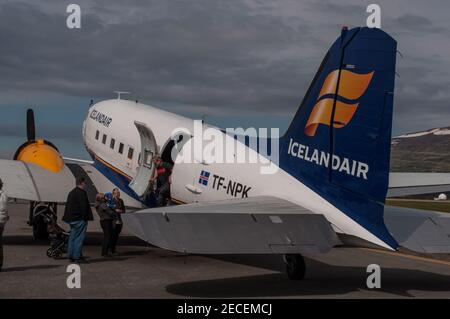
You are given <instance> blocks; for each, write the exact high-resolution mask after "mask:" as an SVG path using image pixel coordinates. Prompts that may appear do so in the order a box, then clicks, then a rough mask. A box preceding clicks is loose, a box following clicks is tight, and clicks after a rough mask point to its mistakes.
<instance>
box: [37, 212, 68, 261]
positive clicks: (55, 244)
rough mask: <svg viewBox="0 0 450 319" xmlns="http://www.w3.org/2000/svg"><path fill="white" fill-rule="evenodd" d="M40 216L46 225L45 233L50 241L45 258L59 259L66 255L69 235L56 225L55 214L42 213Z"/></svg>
mask: <svg viewBox="0 0 450 319" xmlns="http://www.w3.org/2000/svg"><path fill="white" fill-rule="evenodd" d="M42 216H43V218H44V221H45V223H46V224H47V232H48V234H49V239H50V248H49V249H47V256H48V257H49V258H54V259H60V258H62V255H63V254H65V253H67V242H68V241H69V233H68V232H66V231H65V230H64V229H63V228H62V227H61V226H59V225H58V223H57V222H56V215H55V214H53V213H43V214H42Z"/></svg>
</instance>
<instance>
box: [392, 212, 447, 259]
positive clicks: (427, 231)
mask: <svg viewBox="0 0 450 319" xmlns="http://www.w3.org/2000/svg"><path fill="white" fill-rule="evenodd" d="M384 221H385V223H386V226H387V228H388V229H389V231H390V232H391V233H392V235H393V236H394V238H395V240H397V242H398V243H399V244H400V246H401V247H404V248H407V249H409V250H413V251H416V252H420V253H447V254H448V253H450V214H446V213H437V212H431V211H423V210H417V209H410V208H402V207H393V206H385V209H384Z"/></svg>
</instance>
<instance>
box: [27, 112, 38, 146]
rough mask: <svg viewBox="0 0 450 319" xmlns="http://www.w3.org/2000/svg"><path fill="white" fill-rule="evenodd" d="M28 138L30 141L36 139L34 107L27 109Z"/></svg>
mask: <svg viewBox="0 0 450 319" xmlns="http://www.w3.org/2000/svg"><path fill="white" fill-rule="evenodd" d="M27 139H28V140H29V141H32V140H35V139H36V131H35V127H34V112H33V110H32V109H28V110H27Z"/></svg>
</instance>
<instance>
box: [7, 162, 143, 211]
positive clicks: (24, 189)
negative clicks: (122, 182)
mask: <svg viewBox="0 0 450 319" xmlns="http://www.w3.org/2000/svg"><path fill="white" fill-rule="evenodd" d="M78 176H83V177H85V179H86V181H87V184H88V187H87V193H88V197H89V201H90V202H94V201H95V195H96V194H97V193H98V192H102V193H106V192H111V191H112V190H113V188H114V187H116V186H115V185H114V184H113V183H112V182H111V181H109V180H108V179H107V178H106V177H105V176H104V175H102V174H101V173H100V172H99V171H98V170H97V169H96V168H95V167H94V166H93V165H91V164H86V163H81V164H76V163H65V165H64V167H63V169H62V170H61V171H60V172H59V173H53V172H50V171H48V170H46V169H43V168H41V167H40V166H37V165H35V164H32V163H26V162H23V161H16V160H3V159H0V178H1V179H2V181H3V184H4V186H3V188H4V191H5V193H6V195H7V196H8V197H10V198H17V199H25V200H30V201H40V202H56V203H65V201H66V199H67V194H68V193H69V192H70V191H71V190H72V189H73V188H74V186H75V178H76V177H78ZM122 198H123V200H124V202H125V205H126V206H128V207H135V208H142V205H141V203H139V202H138V201H137V200H135V199H134V198H132V197H130V196H128V195H127V194H122Z"/></svg>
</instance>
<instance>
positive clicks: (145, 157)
mask: <svg viewBox="0 0 450 319" xmlns="http://www.w3.org/2000/svg"><path fill="white" fill-rule="evenodd" d="M396 54H397V42H396V41H395V40H394V39H393V38H392V37H391V36H389V35H388V34H387V33H386V32H384V31H383V30H381V29H376V28H367V27H356V28H353V29H351V30H349V29H348V28H345V27H344V28H343V29H342V31H341V34H340V36H339V37H338V38H337V40H336V41H335V42H334V43H333V44H332V46H331V48H330V49H329V50H328V52H327V53H326V55H325V57H324V59H323V61H322V63H321V64H320V67H319V69H318V71H317V73H316V74H315V76H314V78H313V80H312V83H311V85H310V86H309V88H308V90H307V92H306V94H305V96H304V98H303V100H302V102H301V105H300V107H299V108H298V110H297V112H296V114H295V115H294V117H293V119H292V122H291V124H290V126H289V127H288V129H287V131H286V132H285V134H284V135H283V136H281V137H279V138H278V139H277V143H278V145H279V146H278V150H279V162H278V163H274V162H270V163H269V165H272V166H275V168H276V172H275V173H273V174H262V173H261V169H262V168H263V166H266V165H267V161H266V162H264V161H259V162H256V163H250V162H244V163H216V162H211V161H208V159H207V158H200V159H195V160H193V161H185V162H183V161H177V159H178V158H179V157H181V156H183V155H185V153H187V152H188V150H191V149H192V148H193V147H194V145H193V144H195V139H196V136H195V135H194V134H195V133H192V132H195V127H194V126H195V122H194V121H193V120H192V119H189V118H187V117H184V116H180V115H176V114H173V113H170V112H167V111H164V110H161V109H158V108H156V107H153V106H149V105H145V104H142V103H139V102H138V101H130V100H126V99H122V98H121V97H120V96H119V97H118V98H117V99H111V100H105V101H100V102H98V103H91V105H90V106H89V110H88V112H87V116H86V119H85V120H84V122H83V126H82V136H83V141H84V145H85V147H86V150H87V151H88V153H89V154H90V156H91V157H92V161H83V160H77V159H67V158H63V157H62V156H61V154H60V153H59V151H58V149H57V148H56V146H54V145H53V144H52V143H51V142H48V141H46V140H44V139H37V138H36V137H35V128H34V115H33V112H32V111H31V110H29V111H28V113H27V136H28V140H27V141H26V142H25V143H24V144H23V145H22V146H20V147H19V149H18V150H17V152H16V154H15V156H14V160H0V178H2V179H3V181H4V188H5V192H6V194H7V195H8V196H9V197H12V198H19V199H25V200H28V201H30V203H31V204H30V221H31V223H33V216H36V214H37V212H39V211H41V210H45V209H48V210H52V211H56V204H57V203H64V202H65V200H66V196H67V194H68V192H69V191H70V190H71V189H72V188H73V187H74V180H75V177H77V176H83V177H85V178H86V180H87V181H88V188H87V192H88V196H89V198H90V200H91V201H94V197H95V194H96V193H97V192H107V191H111V190H112V188H114V187H118V188H119V189H120V190H121V191H122V193H123V199H124V201H125V204H126V206H129V207H133V208H135V211H134V212H132V213H127V214H124V216H123V221H124V223H125V224H126V226H127V227H128V228H129V229H130V230H131V231H132V232H133V233H134V234H135V235H136V236H137V237H139V238H141V239H143V240H144V241H146V242H148V243H151V244H153V245H155V246H158V247H161V248H164V249H168V250H172V251H177V252H182V253H194V254H279V255H282V256H283V258H284V261H285V262H286V271H287V275H288V277H289V278H290V279H293V280H301V279H303V278H304V276H305V271H306V267H305V261H304V258H303V256H304V254H310V253H326V252H328V251H329V250H330V249H332V248H333V247H342V246H357V247H377V248H380V249H387V250H392V251H397V250H400V249H406V250H412V251H418V252H422V253H423V252H426V253H449V252H450V216H449V215H446V214H442V213H437V212H431V211H419V210H415V209H406V208H396V207H390V206H387V205H385V199H386V194H387V192H388V190H389V179H390V177H389V176H390V175H389V160H390V143H391V129H392V112H393V97H394V86H395V84H394V83H395V75H396ZM201 128H202V129H209V130H211V131H212V132H213V133H214V135H215V136H220V137H221V138H222V139H223V140H224V141H227V142H230V143H229V144H228V143H227V144H226V145H234V146H233V147H235V148H232V149H228V148H227V147H228V146H226V147H225V151H227V152H231V153H232V154H233V155H236V154H235V153H233V152H236V153H238V152H246V153H248V154H250V155H253V156H256V157H258V158H261V157H264V155H263V154H261V152H260V150H259V149H257V148H256V149H255V148H254V147H253V148H252V147H251V146H250V145H249V143H247V142H246V141H240V140H239V139H238V138H237V137H236V136H232V135H230V134H227V132H226V131H224V130H222V129H220V128H217V127H214V126H211V125H208V124H206V123H203V122H201ZM216 146H217V148H218V149H219V148H220V147H222V146H219V145H216ZM201 154H203V153H201ZM155 156H160V157H161V158H162V160H163V161H166V162H169V163H171V164H173V165H174V166H173V171H172V176H171V179H172V182H171V197H172V203H174V204H175V205H171V206H164V207H155V200H154V197H152V194H153V193H152V186H151V183H150V182H149V180H150V178H151V177H152V176H153V174H154V170H155V164H154V161H153V159H154V158H155ZM449 180H450V178H449V177H446V178H441V180H439V181H438V184H441V185H448V184H450V182H449ZM427 183H428V185H434V186H436V185H437V184H435V183H434V182H433V181H431V180H428V182H427ZM408 185H412V186H413V187H412V188H413V189H414V188H417V186H420V182H417V181H410V182H409V184H408V182H405V181H403V182H402V183H400V184H398V183H397V184H396V187H395V188H396V189H397V190H399V189H400V190H405V189H407V188H408ZM419 188H420V187H419ZM408 192H409V193H408V194H411V193H413V192H414V191H411V190H409V191H408ZM34 225H35V226H34V229H35V235H36V236H39V234H40V233H42V229H40V228H42V227H43V226H42V223H38V222H37V221H34ZM36 225H40V226H36Z"/></svg>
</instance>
